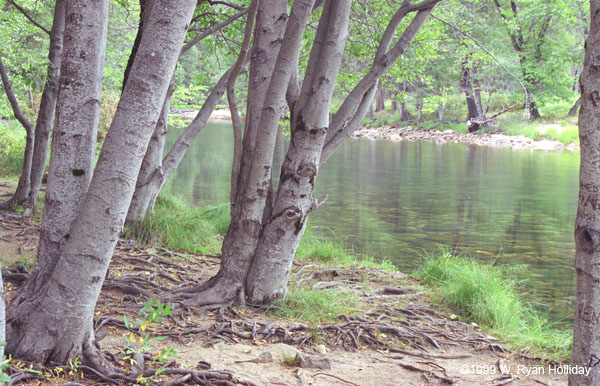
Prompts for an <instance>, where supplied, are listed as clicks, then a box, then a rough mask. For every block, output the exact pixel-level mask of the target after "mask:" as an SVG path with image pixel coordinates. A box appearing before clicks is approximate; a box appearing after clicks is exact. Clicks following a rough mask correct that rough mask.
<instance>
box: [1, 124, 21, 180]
mask: <svg viewBox="0 0 600 386" xmlns="http://www.w3.org/2000/svg"><path fill="white" fill-rule="evenodd" d="M24 150H25V129H23V127H21V126H20V124H19V123H18V122H17V121H3V120H0V176H2V177H8V176H15V175H16V176H18V175H19V174H20V173H21V168H22V166H23V151H24Z"/></svg>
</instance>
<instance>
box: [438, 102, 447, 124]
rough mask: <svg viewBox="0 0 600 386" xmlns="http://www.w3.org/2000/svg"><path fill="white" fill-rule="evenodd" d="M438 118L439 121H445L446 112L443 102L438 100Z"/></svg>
mask: <svg viewBox="0 0 600 386" xmlns="http://www.w3.org/2000/svg"><path fill="white" fill-rule="evenodd" d="M438 119H439V121H440V122H445V121H446V114H445V113H444V102H442V101H438Z"/></svg>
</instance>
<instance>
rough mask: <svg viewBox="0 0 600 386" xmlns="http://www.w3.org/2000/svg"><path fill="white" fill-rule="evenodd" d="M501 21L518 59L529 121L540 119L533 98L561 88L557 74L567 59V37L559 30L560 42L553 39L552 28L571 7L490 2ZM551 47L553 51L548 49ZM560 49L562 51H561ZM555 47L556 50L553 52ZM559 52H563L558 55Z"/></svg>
mask: <svg viewBox="0 0 600 386" xmlns="http://www.w3.org/2000/svg"><path fill="white" fill-rule="evenodd" d="M493 2H494V5H495V7H496V11H497V13H498V15H499V17H500V19H501V20H502V21H503V23H504V25H505V28H506V32H507V33H508V37H509V38H510V42H511V44H512V47H513V49H514V51H515V53H516V54H517V56H518V59H519V66H520V69H521V73H522V76H523V80H524V85H525V89H526V92H527V94H528V95H527V100H528V102H527V106H525V107H526V108H527V109H528V111H529V116H530V119H538V118H540V117H541V116H540V113H539V110H538V105H537V104H536V97H537V96H538V95H539V94H540V93H542V92H543V90H544V88H556V87H557V86H559V85H561V84H562V83H563V80H564V75H562V76H561V75H560V72H559V71H556V70H557V69H558V67H560V66H562V65H563V64H564V63H565V62H566V61H567V60H568V59H569V57H570V54H569V52H568V51H564V50H565V48H566V47H569V45H567V44H564V42H563V41H562V39H564V38H566V37H567V36H568V34H566V33H565V31H563V29H562V28H561V29H560V30H559V32H558V33H559V34H560V36H561V38H560V40H561V41H560V43H558V40H559V39H556V38H554V39H552V36H551V35H552V32H553V27H554V26H555V25H560V23H558V21H559V20H560V19H559V18H565V17H568V15H569V14H570V12H571V11H570V8H571V7H570V4H569V2H564V1H556V0H554V1H549V0H546V1H537V0H536V1H530V0H521V1H517V0H507V1H502V0H493ZM550 46H552V48H553V49H549V47H550ZM560 46H562V49H560ZM554 48H556V49H554ZM559 53H564V55H560V54H559Z"/></svg>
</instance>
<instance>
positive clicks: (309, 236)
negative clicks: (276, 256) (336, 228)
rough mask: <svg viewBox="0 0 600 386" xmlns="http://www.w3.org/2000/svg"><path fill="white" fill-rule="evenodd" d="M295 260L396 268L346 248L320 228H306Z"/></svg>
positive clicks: (388, 268) (383, 261)
mask: <svg viewBox="0 0 600 386" xmlns="http://www.w3.org/2000/svg"><path fill="white" fill-rule="evenodd" d="M296 258H298V259H311V260H315V261H319V262H321V263H325V264H329V265H358V266H363V267H371V268H378V269H384V270H386V271H390V272H391V271H395V270H396V267H395V266H394V265H393V264H392V263H391V262H390V261H389V260H386V259H381V260H375V259H374V258H373V257H372V256H367V255H361V254H358V253H356V251H353V250H351V249H349V248H348V247H346V246H345V245H344V243H343V242H340V241H335V240H334V239H333V238H332V237H331V236H325V235H324V234H323V232H322V229H321V228H317V227H314V228H313V227H310V226H309V227H308V228H307V229H306V231H305V232H304V236H303V237H302V240H300V244H299V245H298V249H297V250H296Z"/></svg>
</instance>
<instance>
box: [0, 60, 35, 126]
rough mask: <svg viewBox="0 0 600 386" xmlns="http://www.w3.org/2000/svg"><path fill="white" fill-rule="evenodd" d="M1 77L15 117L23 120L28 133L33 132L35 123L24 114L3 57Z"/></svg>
mask: <svg viewBox="0 0 600 386" xmlns="http://www.w3.org/2000/svg"><path fill="white" fill-rule="evenodd" d="M0 78H1V79H2V84H3V85H4V91H5V92H6V96H7V98H8V101H9V102H10V106H11V107H12V110H13V114H14V115H15V118H17V120H18V121H19V122H21V125H23V127H24V128H25V131H27V135H30V134H33V125H32V124H31V122H29V120H28V119H27V117H25V114H23V111H22V110H21V107H20V106H19V101H18V100H17V97H16V96H15V93H14V91H13V89H12V86H11V83H10V80H9V79H8V74H7V73H6V67H4V63H3V62H2V58H0Z"/></svg>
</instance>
